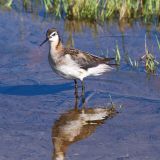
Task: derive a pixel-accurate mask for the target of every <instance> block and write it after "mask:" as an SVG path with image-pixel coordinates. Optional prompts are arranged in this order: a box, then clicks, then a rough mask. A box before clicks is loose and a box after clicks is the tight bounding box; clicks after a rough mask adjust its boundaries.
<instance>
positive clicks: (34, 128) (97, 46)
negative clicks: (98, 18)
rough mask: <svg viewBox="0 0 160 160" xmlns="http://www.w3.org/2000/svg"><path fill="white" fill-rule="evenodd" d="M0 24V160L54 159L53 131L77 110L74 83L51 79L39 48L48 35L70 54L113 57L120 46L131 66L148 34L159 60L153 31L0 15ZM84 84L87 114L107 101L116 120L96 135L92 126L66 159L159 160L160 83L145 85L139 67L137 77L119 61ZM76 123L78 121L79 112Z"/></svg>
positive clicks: (137, 26) (112, 24)
mask: <svg viewBox="0 0 160 160" xmlns="http://www.w3.org/2000/svg"><path fill="white" fill-rule="evenodd" d="M0 17H1V18H0V46H1V47H0V56H1V58H0V135H1V136H0V141H1V144H0V159H1V160H8V159H12V160H22V159H23V160H27V159H28V160H32V159H33V160H44V159H52V157H54V145H55V144H53V143H52V140H53V137H54V135H52V134H53V130H54V129H53V128H54V126H55V125H56V124H57V122H58V121H59V120H60V119H61V117H62V116H63V115H67V113H70V112H71V111H72V110H73V109H74V107H75V99H74V83H73V82H72V81H68V80H64V79H62V78H61V77H59V76H57V75H56V74H55V73H53V72H52V70H51V68H50V66H49V64H48V60H47V56H48V45H47V44H46V45H44V46H43V47H41V48H40V47H39V44H40V43H41V42H42V41H43V40H44V38H45V32H46V30H47V29H48V28H50V27H56V28H57V29H58V30H59V32H60V34H61V37H62V39H63V42H64V44H66V45H67V46H74V47H76V48H79V49H81V50H84V51H88V52H92V53H93V54H96V55H103V56H104V55H105V56H106V55H107V56H115V54H114V48H115V44H116V42H117V43H118V44H119V46H120V50H121V52H122V57H123V56H124V57H125V55H124V50H127V51H128V53H129V54H130V56H131V57H133V58H136V59H138V58H139V57H141V56H142V55H143V54H144V37H145V34H146V33H147V41H148V45H149V46H150V47H151V48H153V50H154V52H155V54H156V56H157V57H159V51H158V47H157V44H156V39H155V33H157V28H156V27H155V25H151V26H149V25H148V26H146V25H143V24H142V23H141V22H139V21H137V22H133V23H131V24H128V26H126V24H125V27H124V26H123V25H122V24H121V25H120V24H119V23H118V22H117V21H109V22H107V23H106V24H104V25H100V24H93V23H86V22H74V21H72V22H69V21H66V20H65V21H64V20H55V19H54V18H53V17H52V16H49V17H46V18H44V17H42V16H37V15H33V14H30V13H23V12H16V11H15V10H11V11H0ZM158 36H159V35H158ZM85 83H86V99H87V102H86V107H87V108H91V110H94V109H96V108H100V109H102V108H106V107H107V106H110V105H111V100H110V97H111V98H112V101H113V102H114V104H115V105H116V107H117V110H118V111H119V113H118V114H116V115H114V116H113V117H112V118H110V119H107V120H104V121H103V123H102V124H100V125H98V126H96V127H93V126H92V125H91V126H90V125H89V126H88V127H87V129H88V131H90V130H89V128H90V127H91V130H92V131H90V133H88V136H84V137H83V138H79V140H77V141H75V142H74V143H72V144H71V145H69V147H68V148H67V151H66V155H65V157H66V159H71V160H72V159H74V160H81V159H84V160H85V159H87V160H89V159H92V160H97V159H99V160H100V159H103V160H104V159H106V160H107V159H109V160H125V159H131V160H134V159H135V160H138V159H144V160H147V159H148V160H150V159H154V160H158V159H159V157H160V149H159V146H160V137H159V132H160V127H159V121H160V118H159V117H160V116H159V114H160V107H159V106H160V79H159V76H158V75H153V76H151V77H150V78H148V77H147V75H146V73H145V72H144V68H143V66H142V67H141V68H140V69H138V70H136V71H135V70H133V69H132V68H130V67H129V66H128V65H126V63H125V62H124V60H122V63H121V67H120V70H115V71H114V72H112V73H109V74H107V73H106V74H104V75H103V76H100V77H90V78H88V79H86V81H85ZM79 85H80V84H79ZM80 89H81V88H80V87H79V90H80ZM78 105H80V106H81V102H79V103H78ZM119 106H122V107H119ZM81 109H82V108H80V110H81ZM73 115H74V116H75V118H76V117H78V116H77V112H75V114H73ZM65 120H66V118H65ZM73 125H74V124H73ZM62 127H63V125H62ZM92 127H93V128H92ZM86 131H87V130H86ZM83 132H84V131H83Z"/></svg>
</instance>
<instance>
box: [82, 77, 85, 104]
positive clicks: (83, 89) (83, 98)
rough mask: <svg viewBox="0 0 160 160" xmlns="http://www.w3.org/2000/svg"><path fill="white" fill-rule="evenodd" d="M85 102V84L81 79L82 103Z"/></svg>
mask: <svg viewBox="0 0 160 160" xmlns="http://www.w3.org/2000/svg"><path fill="white" fill-rule="evenodd" d="M84 102H85V86H84V81H83V80H82V103H84Z"/></svg>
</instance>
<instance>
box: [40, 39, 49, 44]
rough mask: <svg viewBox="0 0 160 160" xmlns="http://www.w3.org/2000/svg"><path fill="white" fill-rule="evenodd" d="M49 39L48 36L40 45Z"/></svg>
mask: <svg viewBox="0 0 160 160" xmlns="http://www.w3.org/2000/svg"><path fill="white" fill-rule="evenodd" d="M47 41H48V38H46V39H45V40H44V41H43V42H42V43H41V44H40V45H39V46H42V45H43V44H44V43H46V42H47Z"/></svg>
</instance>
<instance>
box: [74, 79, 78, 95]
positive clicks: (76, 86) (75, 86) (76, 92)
mask: <svg viewBox="0 0 160 160" xmlns="http://www.w3.org/2000/svg"><path fill="white" fill-rule="evenodd" d="M74 89H75V92H74V95H75V97H76V98H78V84H77V80H76V79H75V80H74Z"/></svg>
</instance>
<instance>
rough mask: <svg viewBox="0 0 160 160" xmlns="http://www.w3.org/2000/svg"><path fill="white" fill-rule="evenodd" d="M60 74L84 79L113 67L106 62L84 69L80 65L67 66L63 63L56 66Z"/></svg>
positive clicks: (69, 77)
mask: <svg viewBox="0 0 160 160" xmlns="http://www.w3.org/2000/svg"><path fill="white" fill-rule="evenodd" d="M56 70H57V72H58V74H60V75H61V76H63V77H64V78H67V79H80V80H83V79H84V78H85V77H88V76H99V75H102V74H103V73H104V72H107V71H110V70H112V68H111V67H110V66H108V65H106V64H99V65H98V66H96V67H92V68H89V69H88V70H85V69H82V68H80V67H79V66H67V65H62V66H59V67H57V68H56Z"/></svg>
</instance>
